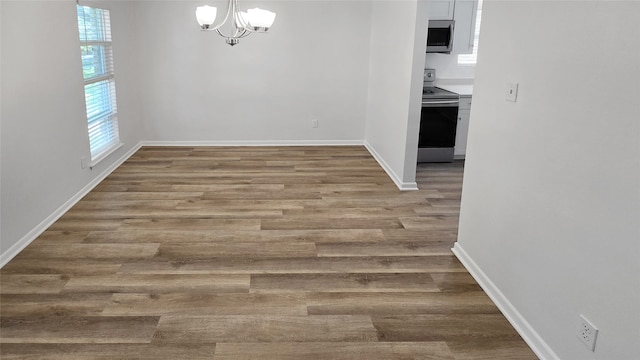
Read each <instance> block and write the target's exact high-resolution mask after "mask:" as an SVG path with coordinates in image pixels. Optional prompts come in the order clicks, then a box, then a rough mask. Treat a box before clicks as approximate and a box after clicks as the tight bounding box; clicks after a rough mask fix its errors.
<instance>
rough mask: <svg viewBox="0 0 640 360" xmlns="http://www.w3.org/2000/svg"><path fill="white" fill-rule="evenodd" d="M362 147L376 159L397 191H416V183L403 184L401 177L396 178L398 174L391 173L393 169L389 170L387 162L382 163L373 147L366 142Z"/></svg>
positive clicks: (382, 160) (380, 157)
mask: <svg viewBox="0 0 640 360" xmlns="http://www.w3.org/2000/svg"><path fill="white" fill-rule="evenodd" d="M364 146H365V147H366V148H367V150H369V153H371V156H373V158H374V159H376V161H377V162H378V164H380V166H381V167H382V169H384V171H385V172H386V173H387V175H389V177H390V178H391V180H392V181H393V182H394V183H395V184H396V186H397V187H398V189H400V190H402V191H407V190H418V183H416V182H415V181H414V182H403V181H402V179H401V177H400V176H398V174H396V173H395V171H393V169H391V167H390V166H389V165H388V164H387V162H386V161H384V159H383V158H382V156H380V154H378V152H376V150H375V149H374V148H373V146H371V145H370V144H369V143H368V142H367V141H365V142H364Z"/></svg>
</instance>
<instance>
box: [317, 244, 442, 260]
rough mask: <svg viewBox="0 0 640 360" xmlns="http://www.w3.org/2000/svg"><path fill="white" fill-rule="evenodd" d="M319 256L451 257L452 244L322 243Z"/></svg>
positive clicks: (318, 248) (319, 245)
mask: <svg viewBox="0 0 640 360" xmlns="http://www.w3.org/2000/svg"><path fill="white" fill-rule="evenodd" d="M316 248H317V251H318V256H332V257H342V256H433V255H443V256H446V255H450V254H451V243H450V242H444V241H442V242H424V241H403V242H360V243H330V244H326V243H321V244H317V245H316Z"/></svg>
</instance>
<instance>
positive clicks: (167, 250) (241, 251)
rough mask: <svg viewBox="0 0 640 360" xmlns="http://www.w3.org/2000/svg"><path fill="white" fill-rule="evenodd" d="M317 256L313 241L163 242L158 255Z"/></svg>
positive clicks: (167, 256)
mask: <svg viewBox="0 0 640 360" xmlns="http://www.w3.org/2000/svg"><path fill="white" fill-rule="evenodd" d="M312 256H316V246H315V244H314V243H312V242H271V241H270V242H258V241H242V242H224V243H181V244H162V245H161V246H160V249H159V251H158V254H157V257H158V258H162V259H167V260H176V259H189V260H194V259H210V258H215V257H226V258H232V257H251V258H254V259H255V258H261V257H264V258H289V257H294V258H295V257H312Z"/></svg>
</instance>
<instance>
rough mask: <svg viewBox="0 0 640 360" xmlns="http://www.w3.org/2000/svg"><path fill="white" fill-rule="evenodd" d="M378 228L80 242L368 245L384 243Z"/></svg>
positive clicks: (146, 235) (155, 234) (105, 237)
mask: <svg viewBox="0 0 640 360" xmlns="http://www.w3.org/2000/svg"><path fill="white" fill-rule="evenodd" d="M384 240H385V235H384V234H383V232H382V230H380V229H340V230H334V229H318V230H208V231H204V230H191V229H185V228H179V229H174V230H156V229H147V230H122V231H92V232H90V233H89V234H88V235H87V236H86V238H85V239H84V240H83V241H84V242H86V243H148V242H151V243H160V244H182V243H190V244H195V243H198V242H204V243H227V242H238V241H240V242H247V241H255V242H261V243H264V242H285V243H295V242H316V243H323V244H326V243H334V242H340V243H345V242H372V241H384Z"/></svg>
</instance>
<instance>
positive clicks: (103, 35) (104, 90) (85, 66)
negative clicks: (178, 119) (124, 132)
mask: <svg viewBox="0 0 640 360" xmlns="http://www.w3.org/2000/svg"><path fill="white" fill-rule="evenodd" d="M77 10H78V30H79V32H80V49H81V53H82V75H83V77H84V100H85V104H86V110H87V126H88V132H89V145H90V148H91V162H92V163H94V164H95V163H96V162H98V161H100V160H101V159H102V158H104V157H105V156H107V155H108V154H109V153H110V152H111V151H113V150H114V149H115V148H117V146H118V145H119V142H120V140H119V137H118V117H117V114H118V112H117V107H116V86H115V81H114V78H113V52H112V47H111V24H110V19H109V10H104V9H96V8H91V7H88V6H80V5H78V6H77Z"/></svg>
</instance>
